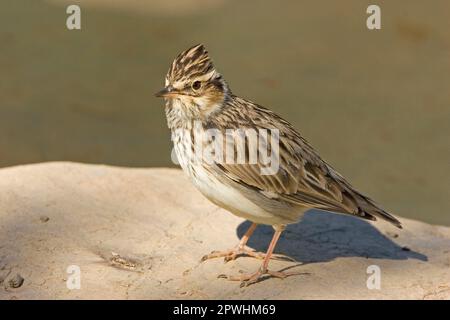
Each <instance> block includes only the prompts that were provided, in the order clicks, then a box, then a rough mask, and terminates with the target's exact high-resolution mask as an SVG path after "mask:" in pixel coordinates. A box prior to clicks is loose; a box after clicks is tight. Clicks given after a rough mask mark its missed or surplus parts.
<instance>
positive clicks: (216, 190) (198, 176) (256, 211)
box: [172, 130, 278, 224]
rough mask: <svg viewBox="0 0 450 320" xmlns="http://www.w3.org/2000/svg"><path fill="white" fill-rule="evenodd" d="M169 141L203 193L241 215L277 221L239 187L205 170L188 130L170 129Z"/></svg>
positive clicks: (184, 168)
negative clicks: (232, 185) (226, 182)
mask: <svg viewBox="0 0 450 320" xmlns="http://www.w3.org/2000/svg"><path fill="white" fill-rule="evenodd" d="M172 141H173V143H174V148H175V153H176V155H177V158H178V162H179V163H180V166H181V167H182V169H183V171H184V172H185V173H186V174H187V175H188V176H189V178H190V180H191V181H192V183H193V184H194V185H195V186H196V187H197V189H198V190H199V191H200V192H201V193H202V194H203V195H204V196H205V197H207V198H208V199H209V200H211V201H212V202H213V203H215V204H217V205H218V206H220V207H222V208H224V209H227V210H229V211H230V212H232V213H233V214H235V215H237V216H240V217H242V218H245V219H248V220H251V221H254V222H259V223H266V224H275V223H278V219H277V218H276V217H274V216H273V214H271V213H268V212H266V211H265V210H263V209H262V208H260V207H259V206H257V205H256V204H255V203H253V202H252V201H250V200H249V199H247V198H246V197H244V196H243V195H242V194H241V193H240V192H239V191H238V190H236V189H235V188H233V187H231V186H230V185H227V184H224V183H222V182H221V181H219V180H218V179H217V178H216V177H215V176H214V175H212V174H211V173H210V172H208V171H206V170H205V168H204V167H203V165H202V163H201V161H198V160H196V158H195V154H194V152H193V148H192V140H191V136H190V131H189V130H178V131H177V130H175V131H173V132H172ZM274 219H275V220H274Z"/></svg>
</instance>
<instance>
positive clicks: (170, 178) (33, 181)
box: [0, 163, 450, 299]
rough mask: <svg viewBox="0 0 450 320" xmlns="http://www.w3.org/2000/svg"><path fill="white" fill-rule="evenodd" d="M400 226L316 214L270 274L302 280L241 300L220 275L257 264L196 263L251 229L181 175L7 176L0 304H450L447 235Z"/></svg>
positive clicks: (0, 209)
mask: <svg viewBox="0 0 450 320" xmlns="http://www.w3.org/2000/svg"><path fill="white" fill-rule="evenodd" d="M401 220H402V222H403V224H404V229H403V230H397V229H396V228H394V227H391V226H390V225H388V224H387V223H384V222H376V223H370V222H366V221H362V220H358V219H356V218H353V217H349V216H343V215H336V214H330V213H326V212H319V211H310V212H308V213H307V214H306V216H305V217H304V219H303V220H302V221H301V222H300V223H298V224H296V225H291V226H289V227H288V228H287V230H286V232H285V233H284V236H283V237H282V238H281V240H280V242H279V245H278V247H277V249H276V251H277V252H278V253H284V254H286V255H289V256H291V257H292V258H294V259H295V262H288V261H272V262H271V268H272V269H275V270H279V269H285V268H290V270H292V271H300V272H303V273H304V274H302V275H299V276H293V277H290V278H288V279H285V280H280V279H267V280H265V281H262V282H260V283H258V284H255V285H253V286H250V287H247V288H240V287H239V283H236V282H229V281H226V280H223V279H218V278H217V275H218V274H221V273H227V274H231V273H238V272H239V271H244V272H250V271H254V270H256V268H257V267H258V266H259V264H260V261H258V260H255V259H253V258H240V259H238V260H236V261H231V262H229V263H226V264H225V263H223V260H221V259H216V260H209V261H207V262H204V263H199V260H200V258H201V257H202V255H203V254H206V253H209V252H210V251H212V250H215V249H227V248H230V247H232V246H234V245H235V244H236V243H237V241H238V238H239V237H240V236H242V234H243V233H244V232H245V230H246V228H247V227H248V226H249V222H244V221H242V220H241V219H239V218H237V217H235V216H233V215H231V214H229V213H227V212H225V211H224V210H222V209H219V208H217V207H215V206H214V205H213V204H210V203H209V202H208V201H207V200H206V199H204V198H203V197H202V195H201V194H199V193H198V192H197V191H196V190H195V189H194V188H193V187H192V186H191V184H190V183H189V182H188V181H187V179H186V178H185V177H184V175H183V174H182V172H180V171H179V170H176V169H128V168H114V167H107V166H101V165H85V164H74V163H45V164H37V165H27V166H20V167H13V168H5V169H1V170H0V299H29V298H31V299H42V298H57V299H91V298H100V299H178V298H184V299H221V298H224V299H229V298H233V299H449V298H450V228H447V227H441V226H432V225H427V224H425V223H421V222H418V221H412V220H408V219H401ZM271 235H272V230H271V228H270V227H266V226H260V227H259V228H258V229H257V230H256V232H255V235H254V237H253V238H252V239H251V241H250V243H249V245H250V246H251V247H253V248H255V249H256V250H265V248H266V246H267V245H268V242H269V240H270V237H271ZM371 265H376V266H378V267H379V268H380V269H379V270H380V272H381V282H380V285H381V287H380V289H379V290H378V289H368V287H367V280H368V278H369V277H370V276H371V274H368V273H367V270H368V267H369V266H371ZM77 268H79V271H80V277H79V280H80V281H79V284H80V289H73V286H74V285H75V287H76V284H77V278H74V276H76V274H77V272H76V271H77V270H78V269H77ZM68 271H69V273H68ZM74 279H75V280H74ZM369 282H370V281H369ZM68 284H69V285H68ZM69 288H72V289H69Z"/></svg>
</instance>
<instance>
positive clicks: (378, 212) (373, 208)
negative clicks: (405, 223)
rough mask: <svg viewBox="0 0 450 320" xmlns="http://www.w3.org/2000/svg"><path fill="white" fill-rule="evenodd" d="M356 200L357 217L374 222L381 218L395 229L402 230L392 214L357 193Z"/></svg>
mask: <svg viewBox="0 0 450 320" xmlns="http://www.w3.org/2000/svg"><path fill="white" fill-rule="evenodd" d="M356 200H357V203H358V209H359V212H358V215H360V216H361V217H363V218H366V219H369V220H376V218H381V219H383V220H386V221H388V222H390V223H392V224H393V225H394V226H396V227H397V228H400V229H402V224H401V223H400V221H398V220H397V219H396V218H395V217H394V216H393V215H392V214H390V213H389V212H387V211H385V210H384V209H382V208H381V207H380V206H379V205H378V204H376V203H375V202H374V201H373V200H372V199H370V198H369V197H367V196H365V195H363V194H361V193H359V192H357V194H356Z"/></svg>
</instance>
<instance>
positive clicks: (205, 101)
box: [155, 44, 231, 115]
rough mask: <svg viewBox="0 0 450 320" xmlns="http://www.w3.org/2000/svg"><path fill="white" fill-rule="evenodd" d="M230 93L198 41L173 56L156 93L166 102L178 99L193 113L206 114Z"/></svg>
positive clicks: (220, 103) (214, 108)
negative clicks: (163, 85)
mask: <svg viewBox="0 0 450 320" xmlns="http://www.w3.org/2000/svg"><path fill="white" fill-rule="evenodd" d="M230 93H231V92H230V90H229V88H228V85H227V83H226V82H225V80H224V79H223V78H222V76H221V75H220V74H219V73H218V72H217V71H216V70H215V68H214V65H213V63H212V60H211V59H210V57H209V56H208V52H207V51H206V49H205V47H204V46H203V45H202V44H198V45H196V46H194V47H192V48H190V49H187V50H186V51H183V52H182V53H180V54H179V55H178V56H177V57H176V58H175V60H174V61H173V62H172V65H171V66H170V69H169V71H168V72H167V75H166V82H165V87H164V89H162V90H161V91H159V92H157V93H156V94H155V95H156V96H157V97H164V98H165V99H166V100H167V101H168V102H169V104H171V103H172V102H174V101H177V102H181V104H182V105H184V107H185V108H190V109H192V110H191V111H192V112H194V113H196V114H201V115H208V114H210V113H211V112H213V111H214V110H217V108H220V106H221V105H222V103H223V101H224V100H225V99H226V97H227V96H228V95H229V94H230Z"/></svg>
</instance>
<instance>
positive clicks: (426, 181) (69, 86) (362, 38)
mask: <svg viewBox="0 0 450 320" xmlns="http://www.w3.org/2000/svg"><path fill="white" fill-rule="evenodd" d="M180 1H181V0H180ZM97 2H100V3H103V2H101V1H92V2H91V4H90V5H88V4H89V1H87V2H86V1H85V2H81V3H82V5H81V8H82V30H81V31H68V30H67V29H66V27H65V19H66V17H67V15H66V13H65V5H58V4H53V2H41V1H22V0H16V1H10V2H9V3H8V5H6V4H2V5H0V6H1V10H0V167H5V166H12V165H17V164H22V163H34V162H43V161H53V160H70V161H80V162H90V163H106V164H111V165H120V166H138V167H155V166H171V165H172V164H171V161H170V150H171V145H170V137H169V132H168V130H167V128H166V122H165V118H164V113H163V107H162V101H160V100H158V99H156V98H154V97H153V93H154V92H155V91H157V90H158V89H159V88H160V87H161V86H162V85H163V83H164V76H165V73H166V71H167V69H168V67H169V64H170V63H171V61H172V59H173V58H174V57H175V56H176V54H178V52H179V51H181V50H184V49H186V48H187V47H189V46H191V45H193V44H196V43H198V42H203V43H204V44H205V45H206V46H207V48H208V49H209V51H210V54H211V56H212V57H213V59H214V60H215V63H216V66H217V69H218V70H219V71H220V72H221V73H222V74H223V75H224V77H225V79H226V80H227V81H228V82H229V84H230V86H231V88H232V90H233V91H234V93H236V94H238V95H241V96H243V97H246V98H249V99H251V100H254V101H256V102H258V103H259V104H262V105H265V106H267V107H270V108H271V109H273V110H275V111H276V112H278V113H279V114H280V115H282V116H283V117H284V118H286V119H288V120H289V121H290V122H292V123H293V124H294V125H295V127H296V128H298V129H299V131H300V132H301V133H302V134H303V135H304V136H305V137H306V138H307V139H308V140H309V141H310V142H311V143H312V144H313V146H315V147H316V149H317V150H318V151H319V152H320V153H321V154H322V156H323V157H324V158H325V159H326V160H327V161H328V162H329V163H331V164H332V165H333V166H334V167H335V168H337V169H338V171H340V172H341V173H342V174H344V175H345V176H346V177H347V178H348V179H349V180H350V181H351V182H353V184H354V185H355V186H357V187H358V188H359V189H361V190H362V191H364V192H366V193H368V194H369V195H371V196H372V197H373V198H374V199H375V200H377V201H378V202H380V203H382V204H383V206H384V207H385V208H387V209H389V210H390V211H392V212H393V213H394V214H398V215H401V216H405V217H411V218H416V219H420V220H424V221H427V222H432V223H440V224H447V225H450V201H449V199H450V180H449V178H448V174H449V170H450V144H449V137H450V123H449V119H450V94H449V83H450V59H449V56H450V22H449V21H450V20H449V19H448V12H450V11H449V10H450V2H448V1H433V3H429V4H428V3H424V2H423V1H395V3H394V2H392V1H391V2H381V3H380V4H379V5H380V6H381V9H382V29H381V30H378V31H369V30H368V29H367V28H366V26H365V19H366V17H367V14H366V8H367V6H368V5H369V2H366V1H359V0H354V1H346V2H345V3H343V2H338V1H336V2H331V1H330V2H326V4H325V3H323V2H320V1H305V2H300V1H287V2H283V4H281V3H280V2H278V1H273V2H261V1H215V2H214V4H213V5H206V6H205V5H204V4H203V5H202V3H203V2H202V1H195V0H190V2H189V5H188V7H186V8H183V7H179V10H176V8H177V5H176V3H177V2H176V1H172V2H171V3H172V4H173V6H174V7H170V6H164V5H162V1H159V0H158V1H156V0H155V2H152V3H153V5H154V8H153V7H152V5H150V4H148V5H146V4H143V2H136V1H130V2H129V3H130V8H125V5H123V4H122V5H121V6H112V5H111V6H110V7H104V6H102V5H98V6H96V5H92V3H94V4H95V3H97ZM111 3H117V1H112V2H111ZM136 3H140V4H139V5H140V6H144V7H145V8H144V7H137V8H136V7H133V6H135V5H136ZM187 8H188V9H189V10H188V9H187ZM128 9H129V10H128Z"/></svg>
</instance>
